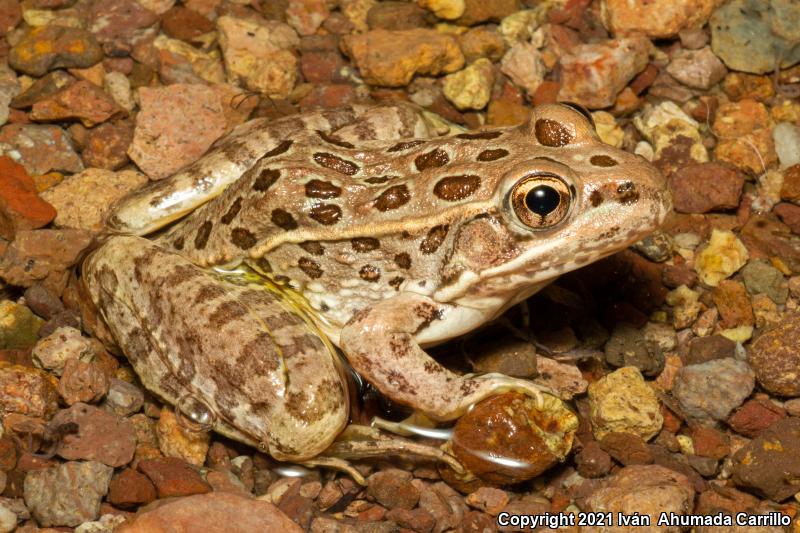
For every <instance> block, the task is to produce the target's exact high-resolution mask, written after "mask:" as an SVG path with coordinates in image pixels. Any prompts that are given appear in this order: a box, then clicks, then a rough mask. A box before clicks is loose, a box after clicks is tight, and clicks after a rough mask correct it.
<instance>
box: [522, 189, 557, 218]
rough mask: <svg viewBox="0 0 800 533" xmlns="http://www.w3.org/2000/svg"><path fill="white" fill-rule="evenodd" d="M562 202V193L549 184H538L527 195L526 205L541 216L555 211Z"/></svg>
mask: <svg viewBox="0 0 800 533" xmlns="http://www.w3.org/2000/svg"><path fill="white" fill-rule="evenodd" d="M559 203H561V195H559V194H558V191H557V190H555V189H554V188H552V187H550V186H549V185H537V186H536V187H534V188H533V189H531V190H529V191H528V194H527V195H525V205H526V206H527V207H528V209H530V210H531V211H533V212H534V213H536V214H537V215H540V216H546V215H549V214H550V213H552V212H553V211H555V209H556V208H557V207H558V204H559Z"/></svg>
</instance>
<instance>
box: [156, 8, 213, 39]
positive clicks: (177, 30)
mask: <svg viewBox="0 0 800 533" xmlns="http://www.w3.org/2000/svg"><path fill="white" fill-rule="evenodd" d="M161 29H162V30H164V33H166V34H167V35H169V36H170V37H172V38H173V39H180V40H181V41H186V42H187V43H191V42H192V41H193V40H194V39H196V38H197V37H199V36H201V35H203V34H206V33H208V32H211V31H214V23H212V22H211V21H210V20H208V19H207V18H206V17H204V16H203V15H201V14H200V13H198V12H197V11H193V10H191V9H188V8H186V7H182V6H176V7H173V8H172V9H170V10H169V11H167V12H166V13H164V16H163V17H162V18H161Z"/></svg>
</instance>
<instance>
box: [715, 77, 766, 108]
mask: <svg viewBox="0 0 800 533" xmlns="http://www.w3.org/2000/svg"><path fill="white" fill-rule="evenodd" d="M722 90H723V91H725V94H727V95H728V98H730V99H731V100H733V101H738V100H744V99H745V98H752V99H754V100H758V101H759V102H764V101H766V100H769V99H770V98H772V97H773V96H774V95H775V87H774V86H773V85H772V79H771V78H770V76H758V75H756V74H749V73H747V72H731V73H729V74H728V75H727V76H725V82H724V83H723V84H722Z"/></svg>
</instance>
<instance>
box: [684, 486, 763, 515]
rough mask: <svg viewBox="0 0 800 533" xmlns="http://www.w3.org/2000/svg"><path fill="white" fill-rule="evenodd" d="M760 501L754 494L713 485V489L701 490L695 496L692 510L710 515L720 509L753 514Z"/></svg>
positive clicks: (728, 511)
mask: <svg viewBox="0 0 800 533" xmlns="http://www.w3.org/2000/svg"><path fill="white" fill-rule="evenodd" d="M760 503H761V502H760V501H759V500H758V498H756V497H755V496H753V495H751V494H747V493H745V492H742V491H739V490H736V489H735V488H733V487H727V486H723V485H714V488H713V489H709V490H706V491H704V492H702V493H701V494H700V495H699V496H698V497H697V503H696V505H695V509H694V511H695V512H696V513H697V514H702V515H710V514H716V513H718V512H720V511H723V512H726V513H730V514H736V513H745V512H747V513H750V514H754V513H755V511H756V510H757V508H758V505H759V504H760Z"/></svg>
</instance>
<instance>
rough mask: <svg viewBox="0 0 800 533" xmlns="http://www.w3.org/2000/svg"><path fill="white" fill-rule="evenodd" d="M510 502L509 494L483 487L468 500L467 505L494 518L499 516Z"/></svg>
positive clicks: (468, 497)
mask: <svg viewBox="0 0 800 533" xmlns="http://www.w3.org/2000/svg"><path fill="white" fill-rule="evenodd" d="M508 501H509V498H508V493H507V492H506V491H504V490H500V489H496V488H494V487H481V488H479V489H478V490H476V491H475V492H472V493H470V494H468V495H467V498H466V502H467V505H469V506H470V507H474V508H475V509H478V510H481V511H484V512H486V513H489V514H490V515H492V516H497V515H498V514H499V513H500V511H502V510H503V509H504V508H505V506H506V505H508Z"/></svg>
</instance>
